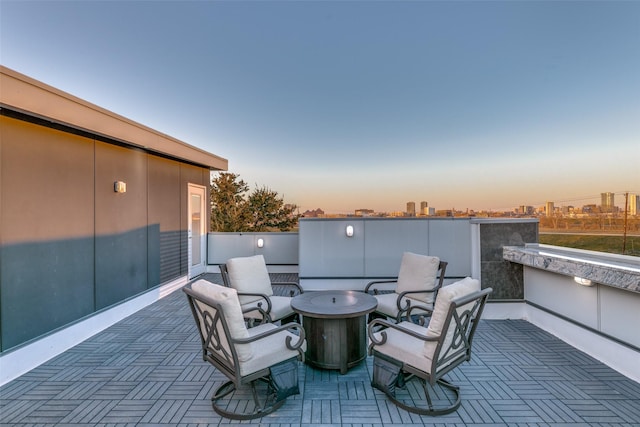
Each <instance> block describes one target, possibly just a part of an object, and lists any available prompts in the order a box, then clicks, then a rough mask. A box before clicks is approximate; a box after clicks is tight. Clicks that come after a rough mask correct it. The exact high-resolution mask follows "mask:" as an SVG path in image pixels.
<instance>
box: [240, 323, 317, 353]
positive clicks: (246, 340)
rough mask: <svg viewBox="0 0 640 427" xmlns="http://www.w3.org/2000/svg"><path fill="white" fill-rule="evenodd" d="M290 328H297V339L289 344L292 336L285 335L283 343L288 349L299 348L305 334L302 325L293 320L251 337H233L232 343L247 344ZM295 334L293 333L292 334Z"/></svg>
mask: <svg viewBox="0 0 640 427" xmlns="http://www.w3.org/2000/svg"><path fill="white" fill-rule="evenodd" d="M290 330H297V331H298V334H297V336H298V340H297V341H296V342H295V343H294V344H291V341H293V338H291V337H290V336H287V338H286V339H285V344H286V345H287V348H288V349H289V350H299V349H300V348H301V347H302V344H303V343H304V340H305V334H304V328H303V327H302V325H300V324H299V323H295V322H290V323H287V324H285V325H281V326H278V327H277V328H275V329H270V330H268V331H265V332H262V333H259V334H257V335H254V336H252V337H249V338H234V339H233V343H234V344H249V343H252V342H255V341H259V340H261V339H262V338H265V337H268V336H270V335H274V334H278V333H280V332H282V331H290ZM294 335H295V334H294Z"/></svg>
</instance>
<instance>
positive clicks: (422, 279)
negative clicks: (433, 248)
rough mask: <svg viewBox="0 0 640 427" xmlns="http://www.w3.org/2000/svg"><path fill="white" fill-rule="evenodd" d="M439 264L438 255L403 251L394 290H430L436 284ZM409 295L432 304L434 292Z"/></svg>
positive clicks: (399, 291) (398, 291) (400, 291)
mask: <svg viewBox="0 0 640 427" xmlns="http://www.w3.org/2000/svg"><path fill="white" fill-rule="evenodd" d="M439 266H440V259H439V258H438V257H435V256H428V255H419V254H414V253H411V252H405V253H404V254H403V255H402V263H401V264H400V272H399V273H398V285H397V287H396V292H397V293H399V294H400V293H402V292H406V291H421V290H432V289H433V288H434V287H435V286H436V277H437V275H438V267H439ZM409 297H410V298H413V299H417V300H420V301H422V302H424V303H427V304H433V300H434V293H433V292H426V293H424V294H410V295H409Z"/></svg>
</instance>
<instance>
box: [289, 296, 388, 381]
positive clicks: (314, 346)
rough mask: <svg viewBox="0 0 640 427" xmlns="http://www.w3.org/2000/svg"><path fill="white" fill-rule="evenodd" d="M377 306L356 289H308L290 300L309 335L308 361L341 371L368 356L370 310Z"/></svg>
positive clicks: (342, 372)
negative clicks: (368, 317)
mask: <svg viewBox="0 0 640 427" xmlns="http://www.w3.org/2000/svg"><path fill="white" fill-rule="evenodd" d="M377 306H378V301H377V300H376V299H375V298H374V297H373V296H371V295H369V294H366V293H364V292H357V291H315V292H314V291H308V292H305V293H303V294H300V295H298V296H296V297H294V298H293V299H292V300H291V308H293V310H294V311H295V312H296V313H299V314H300V315H301V316H302V326H303V327H304V332H305V336H306V338H307V351H306V353H305V362H306V363H308V364H309V365H311V366H314V367H317V368H322V369H339V370H340V373H341V374H346V373H347V370H348V369H349V368H351V367H353V366H355V365H357V364H358V363H359V362H361V361H362V360H364V358H365V357H366V356H367V314H369V313H371V312H372V311H373V310H375V309H376V307H377Z"/></svg>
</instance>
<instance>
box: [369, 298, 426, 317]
mask: <svg viewBox="0 0 640 427" xmlns="http://www.w3.org/2000/svg"><path fill="white" fill-rule="evenodd" d="M375 297H376V299H377V300H378V308H376V311H377V312H378V313H382V314H384V315H385V316H389V317H393V318H395V317H396V316H397V315H398V303H397V302H396V301H397V299H398V294H396V293H395V292H394V293H389V294H379V295H375ZM406 300H409V302H410V303H411V305H412V306H414V305H419V306H423V307H427V308H428V309H433V304H427V303H425V302H423V301H419V300H415V299H413V298H403V300H402V307H404V305H405V304H406V302H405V301H406ZM429 313H430V312H428V311H425V310H412V311H411V314H412V315H414V314H417V315H421V314H429Z"/></svg>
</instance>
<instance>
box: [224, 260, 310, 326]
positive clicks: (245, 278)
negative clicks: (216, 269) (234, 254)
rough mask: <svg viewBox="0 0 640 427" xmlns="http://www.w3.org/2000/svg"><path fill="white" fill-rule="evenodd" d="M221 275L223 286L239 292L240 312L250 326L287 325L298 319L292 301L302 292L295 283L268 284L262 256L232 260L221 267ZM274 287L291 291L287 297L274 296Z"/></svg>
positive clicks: (268, 278)
mask: <svg viewBox="0 0 640 427" xmlns="http://www.w3.org/2000/svg"><path fill="white" fill-rule="evenodd" d="M220 272H221V273H222V280H223V282H224V284H225V286H228V287H230V288H233V289H235V290H236V291H238V296H239V297H240V304H241V305H242V310H243V311H244V312H245V318H246V319H248V320H250V323H249V324H250V325H252V324H253V323H254V322H255V321H256V320H257V321H258V323H261V322H264V321H267V322H277V321H279V320H281V321H282V322H285V323H287V322H291V321H295V320H297V319H298V317H297V314H296V313H295V312H294V311H293V309H292V308H291V298H292V297H293V296H294V295H295V294H300V293H302V292H303V291H302V288H301V287H300V285H299V284H297V283H296V282H271V278H270V277H269V272H268V270H267V264H266V263H265V261H264V257H263V256H262V255H255V256H250V257H238V258H231V259H229V260H227V262H226V264H221V265H220ZM273 286H283V287H289V288H291V289H290V291H289V296H278V295H274V293H273ZM250 308H252V309H253V310H249V309H250Z"/></svg>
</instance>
